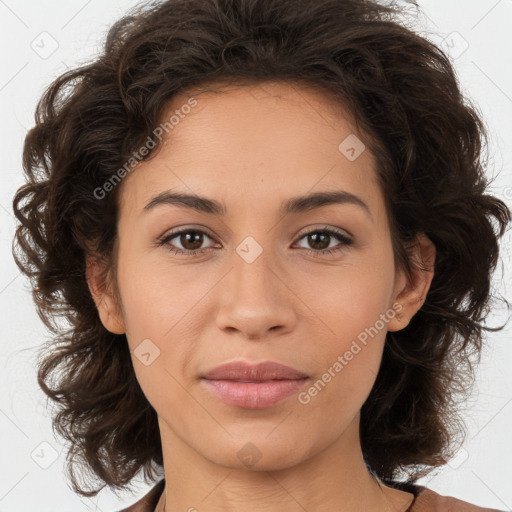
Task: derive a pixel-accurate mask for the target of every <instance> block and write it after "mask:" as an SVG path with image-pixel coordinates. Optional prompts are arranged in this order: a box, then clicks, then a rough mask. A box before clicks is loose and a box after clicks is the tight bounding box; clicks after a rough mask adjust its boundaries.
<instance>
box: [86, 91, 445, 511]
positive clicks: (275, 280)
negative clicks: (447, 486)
mask: <svg viewBox="0 0 512 512" xmlns="http://www.w3.org/2000/svg"><path fill="white" fill-rule="evenodd" d="M194 98H195V99H196V100H197V102H198V103H197V106H195V107H194V108H193V109H192V110H191V112H190V113H189V114H187V115H186V116H183V118H182V119H181V120H180V122H179V124H178V125H177V126H175V127H174V129H173V130H172V132H170V135H167V136H166V137H165V138H164V143H163V144H162V146H161V147H160V148H159V150H158V152H157V153H156V154H155V156H154V157H153V158H151V159H150V160H148V161H144V162H142V163H140V164H139V165H138V167H137V168H136V169H135V170H134V171H132V172H131V173H130V174H129V175H128V176H127V177H126V178H125V179H124V180H123V182H122V184H121V185H120V186H121V187H122V189H121V191H120V192H121V196H120V211H119V221H118V236H119V246H118V255H117V257H118V259H117V264H118V268H117V274H116V276H115V277H116V279H117V286H118V291H119V296H118V297H116V296H115V294H114V292H112V289H113V288H112V287H109V288H102V287H101V285H100V280H99V278H98V276H99V273H100V268H99V265H98V264H97V263H94V262H93V260H92V259H91V258H89V260H88V270H87V278H88V282H89V286H90V289H91V293H92V295H93V297H94V299H95V301H96V304H97V306H98V312H99V314H100V317H101V320H102V322H103V325H104V326H105V327H106V328H107V329H108V330H110V331H111V332H114V333H118V334H120V333H126V336H127V340H128V343H129V347H130V350H131V352H132V361H133V365H134V370H135V373H136V376H137V379H138V381H139V383H140V386H141V388H142V390H143V392H144V394H145V395H146V397H147V399H148V400H149V402H150V403H151V405H152V406H153V407H154V408H155V410H156V412H157V413H158V422H159V427H160V433H161V439H162V447H163V455H164V472H165V478H166V484H167V486H166V490H165V492H164V494H163V495H162V498H161V500H160V502H159V503H158V506H157V509H156V510H157V511H159V512H160V511H162V510H164V502H165V510H166V512H174V511H176V512H177V511H184V510H188V509H189V508H190V507H195V508H196V509H197V510H199V511H201V510H208V511H209V512H221V511H222V512H226V511H229V512H231V511H239V510H241V509H242V508H243V510H244V511H245V512H256V511H266V512H277V511H279V512H283V511H284V512H299V511H301V512H303V511H304V510H308V511H316V512H320V511H332V510H337V511H340V512H345V511H347V512H348V511H354V510H365V511H370V512H372V511H375V512H377V511H379V512H382V511H388V510H389V511H404V510H406V509H407V507H408V506H409V505H410V503H411V501H412V499H413V495H412V494H410V493H406V492H402V491H398V490H395V489H392V488H390V487H387V486H385V485H384V484H382V486H379V485H378V483H377V482H376V480H375V479H374V478H373V477H372V476H371V475H370V474H369V472H368V470H367V468H366V466H365V465H364V461H363V457H362V452H361V446H360V440H359V421H360V409H361V407H362V405H363V403H364V402H365V400H366V398H367V396H368V395H369V393H370V391H371V389H372V386H373V384H374V382H375V378H376V375H377V372H378V369H379V365H380V362H381V357H382V351H383V347H384V342H385V335H386V331H397V330H399V329H402V328H404V327H405V326H406V325H407V323H408V320H409V319H410V318H411V317H412V316H413V315H414V314H415V313H416V312H417V310H418V309H419V308H420V307H421V301H422V298H424V297H425V295H426V293H427V291H428V288H429V286H430V283H431V280H432V277H433V270H432V269H433V264H434V259H435V248H434V246H433V244H432V243H431V242H430V240H428V238H427V237H425V236H424V235H421V236H419V237H418V244H417V247H416V252H415V253H414V255H413V257H414V258H418V259H420V260H422V261H423V262H424V263H425V264H426V265H427V266H428V268H430V269H431V270H429V271H425V270H421V271H420V270H416V271H414V272H413V275H412V276H411V278H410V279H409V278H408V277H407V276H406V274H405V272H403V271H401V270H396V271H395V263H394V256H393V251H392V246H391V237H390V230H389V222H388V218H387V215H386V211H385V207H384V197H383V195H382V191H381V190H380V188H379V186H378V184H377V180H376V176H377V175H376V162H375V160H374V158H373V155H372V154H371V153H370V151H369V150H365V151H363V152H362V153H361V155H360V156H359V157H358V158H357V159H356V160H354V161H350V160H349V159H347V158H346V157H345V155H344V154H342V153H341V152H340V150H339V149H338V146H339V144H340V142H341V141H343V140H344V139H345V138H346V137H347V136H348V135H350V134H354V133H356V132H355V129H354V128H353V124H352V122H351V120H350V117H349V116H348V115H341V114H340V109H335V108H333V103H332V101H330V100H329V99H328V98H327V97H326V96H324V94H323V93H321V92H320V91H316V90H314V89H311V88H307V87H305V86H303V85H300V86H298V85H296V84H295V85H292V84H289V83H273V82H267V83H264V84H259V85H244V86H239V87H234V86H233V87H229V88H227V87H226V88H224V90H223V92H222V93H221V94H219V93H214V92H209V91H207V92H201V93H197V94H195V95H194ZM187 100H188V96H175V97H174V98H173V99H172V101H171V102H170V103H169V105H167V108H166V109H165V112H164V113H163V114H164V115H163V116H162V119H168V118H169V117H170V115H171V114H172V112H173V111H174V110H176V109H180V107H181V106H182V105H184V104H185V103H186V102H187ZM171 136H172V137H171ZM357 136H358V138H359V139H360V140H364V137H363V135H360V134H357ZM171 189H172V191H173V192H177V191H179V192H183V193H189V194H197V195H199V196H202V197H208V198H210V199H216V200H218V201H221V202H223V203H224V204H225V206H226V209H227V213H226V214H225V215H224V216H217V215H213V214H208V213H204V212H197V211H195V210H192V209H187V208H183V207H180V206H177V205H172V204H165V205H158V206H156V207H154V208H152V209H150V210H148V211H144V206H145V205H146V204H147V203H149V201H150V200H151V199H152V198H154V197H155V196H157V195H158V194H160V193H161V192H164V191H167V190H171ZM339 189H342V190H345V191H348V192H350V193H352V194H355V195H357V196H358V197H359V198H360V199H361V200H362V201H364V202H365V203H366V204H367V206H368V209H369V212H370V214H369V213H368V212H366V211H365V209H364V208H362V207H360V206H358V205H356V204H350V203H344V204H331V205H326V206H325V205H324V206H322V207H319V208H315V209H311V210H309V211H306V212H301V213H293V214H287V215H284V216H283V215H282V214H280V213H279V206H280V205H281V203H282V202H283V201H285V200H288V199H290V198H292V197H296V196H302V195H306V194H308V193H312V192H318V191H332V190H339ZM325 227H328V228H331V229H335V230H336V229H337V230H338V231H340V232H342V233H344V234H345V235H347V236H350V237H351V239H352V241H353V243H352V244H351V245H345V244H344V243H343V242H340V241H339V240H338V239H336V238H335V237H331V238H327V241H326V244H325V245H329V248H335V247H338V248H339V247H341V248H342V249H341V250H340V251H338V252H335V253H333V254H330V255H329V254H326V255H322V253H321V249H322V248H323V247H324V246H321V245H320V242H319V241H316V244H315V240H314V239H313V240H311V237H310V238H309V239H308V237H307V236H304V234H305V233H308V232H312V233H315V232H317V231H318V230H320V231H321V230H322V229H323V228H325ZM176 228H179V229H183V228H189V229H196V230H198V229H200V230H203V231H205V233H206V235H204V236H203V237H202V238H199V242H197V243H196V246H195V247H197V246H200V247H201V248H202V249H205V248H206V249H205V251H204V252H203V253H202V254H196V255H187V254H178V255H176V254H173V253H172V252H171V251H170V250H169V247H170V246H171V245H172V246H174V247H175V248H178V249H182V250H187V249H188V250H189V252H190V250H191V249H193V248H194V246H193V245H194V244H193V243H192V242H188V245H187V241H186V239H184V237H181V238H180V237H179V236H178V237H175V238H173V239H172V241H171V242H168V244H167V245H166V246H158V245H157V242H158V239H159V238H161V237H162V236H163V235H165V234H167V233H169V232H170V231H171V230H173V229H176ZM247 236H251V237H253V238H254V239H255V240H256V241H257V243H258V244H259V245H260V246H261V248H262V253H261V254H260V256H259V257H258V258H257V259H256V260H255V261H253V262H252V263H248V262H247V261H245V260H244V259H243V258H242V257H241V256H240V255H239V254H238V253H237V251H236V248H237V247H238V246H239V245H240V243H241V242H242V241H243V240H244V239H245V238H246V237H247ZM201 241H202V243H201ZM307 249H310V252H309V253H308V252H307ZM315 251H316V252H315ZM116 298H117V302H116V300H115V299H116ZM116 304H118V306H116ZM393 304H395V307H396V304H399V305H400V307H401V310H400V314H401V319H399V317H398V315H395V316H394V317H392V318H391V319H389V321H387V323H386V325H385V327H384V328H383V329H381V330H379V332H378V334H377V335H375V336H374V337H373V338H371V339H370V341H369V342H368V344H367V345H366V346H364V348H363V349H362V350H361V351H360V352H358V353H357V355H355V356H354V357H353V359H352V360H350V361H348V362H347V364H346V365H345V366H344V367H343V369H342V370H341V371H339V372H338V373H337V374H336V377H335V378H332V380H331V381H330V382H329V383H328V384H327V385H326V386H325V387H324V388H323V389H322V390H321V392H319V393H318V394H317V395H316V396H314V397H313V398H311V400H310V401H309V403H307V404H302V403H300V402H299V401H298V399H297V395H292V396H291V397H288V398H287V399H285V400H284V401H282V402H280V403H279V404H277V405H275V406H272V407H269V408H266V409H259V410H251V409H243V408H239V407H234V406H230V405H227V404H225V403H223V402H222V401H220V400H219V399H218V398H217V397H215V396H214V395H212V394H211V393H210V392H209V391H208V390H207V389H206V388H205V387H204V385H203V383H202V381H201V380H200V378H199V375H200V374H201V373H202V372H204V371H207V370H209V369H212V368H214V367H215V366H217V365H219V364H221V363H224V362H226V361H231V360H234V359H239V358H240V359H245V360H247V361H252V362H254V361H263V360H272V361H278V362H280V363H283V364H286V365H289V366H292V367H294V368H297V369H299V370H301V371H303V372H304V373H306V374H307V375H308V376H310V382H309V384H308V385H307V386H306V388H307V387H309V386H310V385H311V383H313V382H316V381H317V380H318V379H319V378H321V376H322V374H324V373H325V372H326V371H327V369H328V368H329V367H332V366H333V364H334V362H335V361H336V360H337V358H338V356H339V355H343V354H344V353H345V352H346V351H347V350H349V348H350V346H351V343H352V342H353V340H355V339H356V338H357V336H358V334H359V333H361V332H362V331H364V329H365V328H369V327H370V326H373V325H375V323H376V321H377V320H378V319H379V315H380V314H383V313H385V312H386V311H393V309H392V308H393ZM146 339H149V340H151V343H152V344H154V345H151V346H156V347H158V349H159V350H160V354H159V356H158V357H157V358H156V359H155V360H154V361H153V362H152V363H151V364H150V365H148V366H146V365H144V364H143V363H142V362H141V361H140V360H139V359H138V357H136V356H135V355H134V350H135V349H136V348H137V347H138V346H139V344H140V343H141V342H142V340H146ZM248 443H252V445H249V444H248ZM242 448H243V449H244V450H249V451H251V453H253V454H257V456H258V457H259V460H257V462H256V463H255V464H254V465H252V466H248V465H247V464H246V463H244V462H243V461H242V460H241V458H239V456H238V452H239V451H240V450H241V449H242ZM170 482H172V485H170Z"/></svg>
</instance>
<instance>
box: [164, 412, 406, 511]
mask: <svg viewBox="0 0 512 512" xmlns="http://www.w3.org/2000/svg"><path fill="white" fill-rule="evenodd" d="M159 424H160V431H161V436H162V448H163V455H164V473H165V480H166V487H165V490H164V492H163V493H162V496H161V499H160V501H159V503H158V505H157V507H156V509H155V512H176V511H183V510H187V511H191V512H195V511H196V510H204V509H205V507H207V508H208V510H209V511H210V512H234V511H236V510H239V509H240V507H241V506H243V508H244V512H263V511H265V512H303V511H304V510H317V511H328V510H337V511H338V512H349V511H350V512H352V511H354V510H365V511H368V512H384V511H389V512H403V511H405V510H407V508H408V506H409V505H410V503H411V502H412V499H413V495H412V494H410V493H406V492H404V491H399V490H397V489H392V488H390V487H387V486H385V485H384V484H383V483H382V482H380V481H378V479H376V478H374V477H373V476H372V475H371V474H370V472H369V471H368V469H367V467H366V465H365V463H364V460H363V457H362V452H361V447H360V442H359V415H358V416H357V417H356V418H355V419H354V421H353V422H352V424H350V426H349V427H348V428H347V429H346V430H345V432H344V433H343V434H342V435H341V436H340V437H339V438H338V439H336V441H335V442H334V443H332V444H331V445H329V446H327V447H325V448H324V449H323V450H321V451H319V452H318V453H316V454H315V455H313V456H311V457H303V458H302V460H299V461H296V462H295V461H291V463H288V464H285V463H283V462H282V458H281V460H270V462H267V465H266V466H265V467H263V466H262V467H261V468H258V464H255V465H254V467H244V465H243V464H240V460H239V459H238V458H237V459H236V460H237V462H238V464H237V463H236V462H234V463H232V464H225V465H220V464H216V463H214V462H212V461H211V460H208V459H206V458H205V457H203V456H201V455H200V454H199V453H198V451H197V450H194V449H193V448H192V447H190V446H188V445H187V444H185V443H183V442H182V440H181V439H180V438H179V437H178V436H176V434H175V433H174V432H173V431H172V430H171V429H170V428H169V427H168V425H167V424H166V423H165V422H164V421H163V420H162V419H161V418H159ZM242 444H244V443H242ZM246 446H249V445H246ZM260 446H261V444H260ZM247 449H248V448H247ZM285 462H286V461H285Z"/></svg>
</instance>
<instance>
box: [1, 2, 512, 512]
mask: <svg viewBox="0 0 512 512" xmlns="http://www.w3.org/2000/svg"><path fill="white" fill-rule="evenodd" d="M312 1H314V0H312ZM135 4H137V2H135V1H128V0H110V1H109V2H101V1H100V0H88V1H87V0H66V1H64V0H59V1H57V0H51V1H46V2H36V1H35V0H30V1H29V0H5V1H4V0H0V38H1V39H0V40H1V49H2V50H1V67H0V108H1V114H2V116H1V123H0V126H1V130H2V131H1V137H0V144H1V155H2V159H1V187H0V239H1V244H0V251H1V252H0V259H1V265H0V311H1V315H2V317H1V319H2V325H3V326H4V328H3V331H2V343H1V351H0V368H1V370H0V393H1V394H0V433H1V437H0V443H1V444H0V453H1V455H0V463H1V465H0V511H1V512H11V511H12V512H14V511H16V512H23V511H29V510H35V509H37V510H38V511H40V512H50V511H51V512H58V511H73V512H80V511H86V510H99V511H103V512H108V511H112V510H118V509H119V508H122V507H123V506H127V505H128V504H130V503H133V502H134V501H136V500H137V499H139V498H140V497H141V496H142V495H144V494H145V493H146V492H147V491H148V490H149V488H150V487H151V485H149V486H148V485H147V484H144V483H142V480H140V479H138V480H137V481H140V482H141V483H140V485H139V486H138V488H139V492H138V494H137V495H136V496H133V495H131V496H130V495H126V497H125V498H123V499H122V500H119V499H118V498H117V497H116V496H114V495H113V494H112V493H111V492H110V491H109V490H108V489H107V490H104V491H103V492H102V493H100V494H99V496H97V497H96V498H94V499H87V498H80V497H78V496H77V495H75V494H74V493H73V492H72V491H71V488H70V486H69V484H68V482H67V481H66V479H65V476H64V473H63V467H64V463H65V458H66V450H65V446H64V444H63V442H62V440H61V439H59V438H55V437H54V435H53V433H52V429H51V420H50V417H49V415H48V413H47V411H46V408H45V396H44V395H43V393H42V392H41V391H40V390H39V387H38V386H37V382H36V368H35V366H34V358H33V357H34V355H35V350H36V349H37V348H38V347H39V346H40V344H41V343H42V342H43V341H44V340H45V339H47V336H48V333H47V332H46V331H45V328H44V326H43V324H42V322H41V321H40V319H39V317H38V316H37V313H36V311H35V307H34V305H33V303H32V298H31V294H30V288H29V285H28V281H27V280H26V279H25V278H24V277H23V276H21V275H20V273H19V271H18V269H17V267H16V266H15V264H14V261H13V259H12V257H11V242H12V238H13V235H14V226H15V222H14V217H13V213H12V206H11V205H12V197H13V195H14V193H15V191H16V189H17V188H18V187H19V186H20V185H21V184H22V183H23V177H22V170H21V150H22V144H23V139H24V136H25V133H26V131H27V130H28V129H29V128H30V127H31V126H32V125H33V117H34V109H35V105H36V102H37V101H38V99H39V98H40V96H41V94H42V93H43V91H44V89H45V88H46V86H48V85H49V84H50V83H51V81H53V80H54V79H55V78H56V77H57V76H58V75H60V74H61V73H62V72H64V71H65V70H66V69H67V68H68V67H75V66H76V65H78V64H81V63H85V62H86V61H87V60H88V59H90V58H92V57H93V56H94V55H95V54H96V53H97V52H98V51H99V49H100V48H101V45H102V43H103V40H104V37H105V35H106V32H107V30H108V28H109V27H110V25H111V24H112V23H113V22H114V21H115V20H117V19H118V18H119V17H120V16H121V15H122V14H123V13H124V12H125V11H126V10H128V9H129V8H130V7H132V6H133V5H135ZM419 4H420V6H421V8H422V11H423V15H422V16H421V17H420V18H418V19H417V30H418V31H420V32H421V33H422V34H423V35H425V36H427V37H428V38H429V39H431V40H432V41H434V42H436V43H438V44H440V45H442V47H443V48H444V49H445V50H446V51H447V52H448V53H449V54H450V56H451V58H452V60H453V62H454V64H455V67H456V71H457V73H458V76H459V80H460V83H461V86H462V88H463V91H464V92H465V94H467V95H468V96H469V97H470V98H471V99H472V100H473V102H474V103H475V104H476V105H477V106H478V107H479V108H480V110H481V112H482V114H483V116H484V119H485V121H486V124H487V126H488V128H489V130H490V132H491V144H490V146H489V154H490V155H491V159H490V161H489V163H490V165H489V169H488V173H489V176H493V177H495V180H494V182H493V185H492V188H491V190H492V192H493V193H495V194H496V195H498V196H499V197H501V198H502V199H504V200H505V201H506V202H507V204H508V205H509V207H510V206H511V203H512V180H511V169H512V165H511V161H512V136H511V134H512V71H511V67H510V66H511V63H512V59H511V53H512V34H511V26H512V0H499V1H496V0H471V1H454V0H426V1H421V0H420V1H419ZM475 243H478V240H475ZM502 247H503V251H502V259H501V262H500V267H499V269H498V272H497V274H496V276H495V287H496V290H497V291H498V292H499V293H502V294H504V295H505V296H506V297H507V299H508V300H509V301H510V300H511V293H510V291H511V282H510V269H511V263H510V261H511V254H512V250H511V244H510V232H509V233H507V236H506V238H505V239H504V240H503V243H502ZM504 318H505V314H504V311H503V310H502V309H497V310H496V311H495V312H494V313H493V316H492V318H491V319H490V323H491V324H493V325H496V323H497V322H499V321H501V320H503V319H504ZM510 323H512V322H510ZM510 323H509V325H508V326H507V328H506V329H505V330H503V331H501V332H500V333H498V334H489V335H488V344H487V345H486V348H485V350H484V353H483V355H482V364H481V366H480V368H479V370H478V374H477V382H476V385H475V388H474V393H473V396H472V398H471V400H470V401H468V403H467V404H466V407H465V409H464V417H465V419H466V421H467V427H468V431H469V435H468V437H467V441H466V444H465V446H464V448H463V449H462V450H461V452H460V453H459V454H458V456H457V457H456V458H455V459H453V460H452V461H451V462H450V464H449V465H447V466H445V467H444V468H442V469H441V470H439V471H437V472H436V473H435V474H432V475H430V476H429V477H427V478H424V479H422V480H420V481H419V483H420V484H423V485H427V486H428V487H430V488H431V489H433V490H435V491H437V492H439V493H441V494H445V495H452V496H456V497H458V498H461V499H464V500H466V501H469V502H472V503H475V504H478V505H481V506H484V505H485V506H488V507H494V508H498V509H501V510H510V509H512V487H511V485H510V483H511V482H512V466H511V462H510V461H511V460H512V439H511V435H510V431H511V429H510V427H511V426H512V371H511V366H512V343H511V341H512V340H511V337H512V336H511V326H510Z"/></svg>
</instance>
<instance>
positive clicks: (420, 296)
mask: <svg viewBox="0 0 512 512" xmlns="http://www.w3.org/2000/svg"><path fill="white" fill-rule="evenodd" d="M435 258H436V248H435V245H434V244H433V243H432V241H431V240H430V239H429V238H428V237H427V236H426V235H425V234H424V233H421V234H419V235H418V236H417V238H416V245H415V247H414V254H413V256H412V260H413V261H412V271H411V276H410V277H405V276H404V274H402V275H401V278H402V282H401V286H400V289H399V291H398V293H397V295H396V297H395V303H397V304H399V306H400V307H397V308H395V309H396V311H397V312H396V315H395V316H394V318H392V319H391V320H390V321H389V323H388V327H387V330H388V331H399V330H401V329H403V328H404V327H407V325H408V324H409V322H410V321H411V319H412V317H413V316H414V315H415V314H416V313H417V311H418V310H419V309H420V308H421V306H422V305H423V302H424V301H425V298H426V296H427V293H428V290H429V289H430V285H431V283H432V279H433V277H434V265H435ZM404 281H405V284H403V283H404Z"/></svg>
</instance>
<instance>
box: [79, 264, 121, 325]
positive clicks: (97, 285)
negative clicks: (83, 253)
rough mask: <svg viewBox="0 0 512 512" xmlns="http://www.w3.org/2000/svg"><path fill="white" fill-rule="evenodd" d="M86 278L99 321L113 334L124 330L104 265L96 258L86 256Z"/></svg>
mask: <svg viewBox="0 0 512 512" xmlns="http://www.w3.org/2000/svg"><path fill="white" fill-rule="evenodd" d="M86 262H87V263H86V272H85V274H86V280H87V284H88V286H89V291H90V292H91V295H92V298H93V299H94V302H95V303H96V308H97V310H98V314H99V316H100V320H101V323H102V324H103V326H104V327H105V329H107V330H108V331H110V332H112V333H114V334H124V333H125V332H126V329H125V325H124V320H123V315H122V312H121V308H120V307H119V305H118V301H117V300H116V296H115V294H114V291H113V290H112V286H110V282H109V279H108V278H107V277H106V274H107V273H106V272H105V267H104V265H103V264H101V263H100V262H99V260H98V259H97V258H93V257H91V256H88V257H87V258H86Z"/></svg>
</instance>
